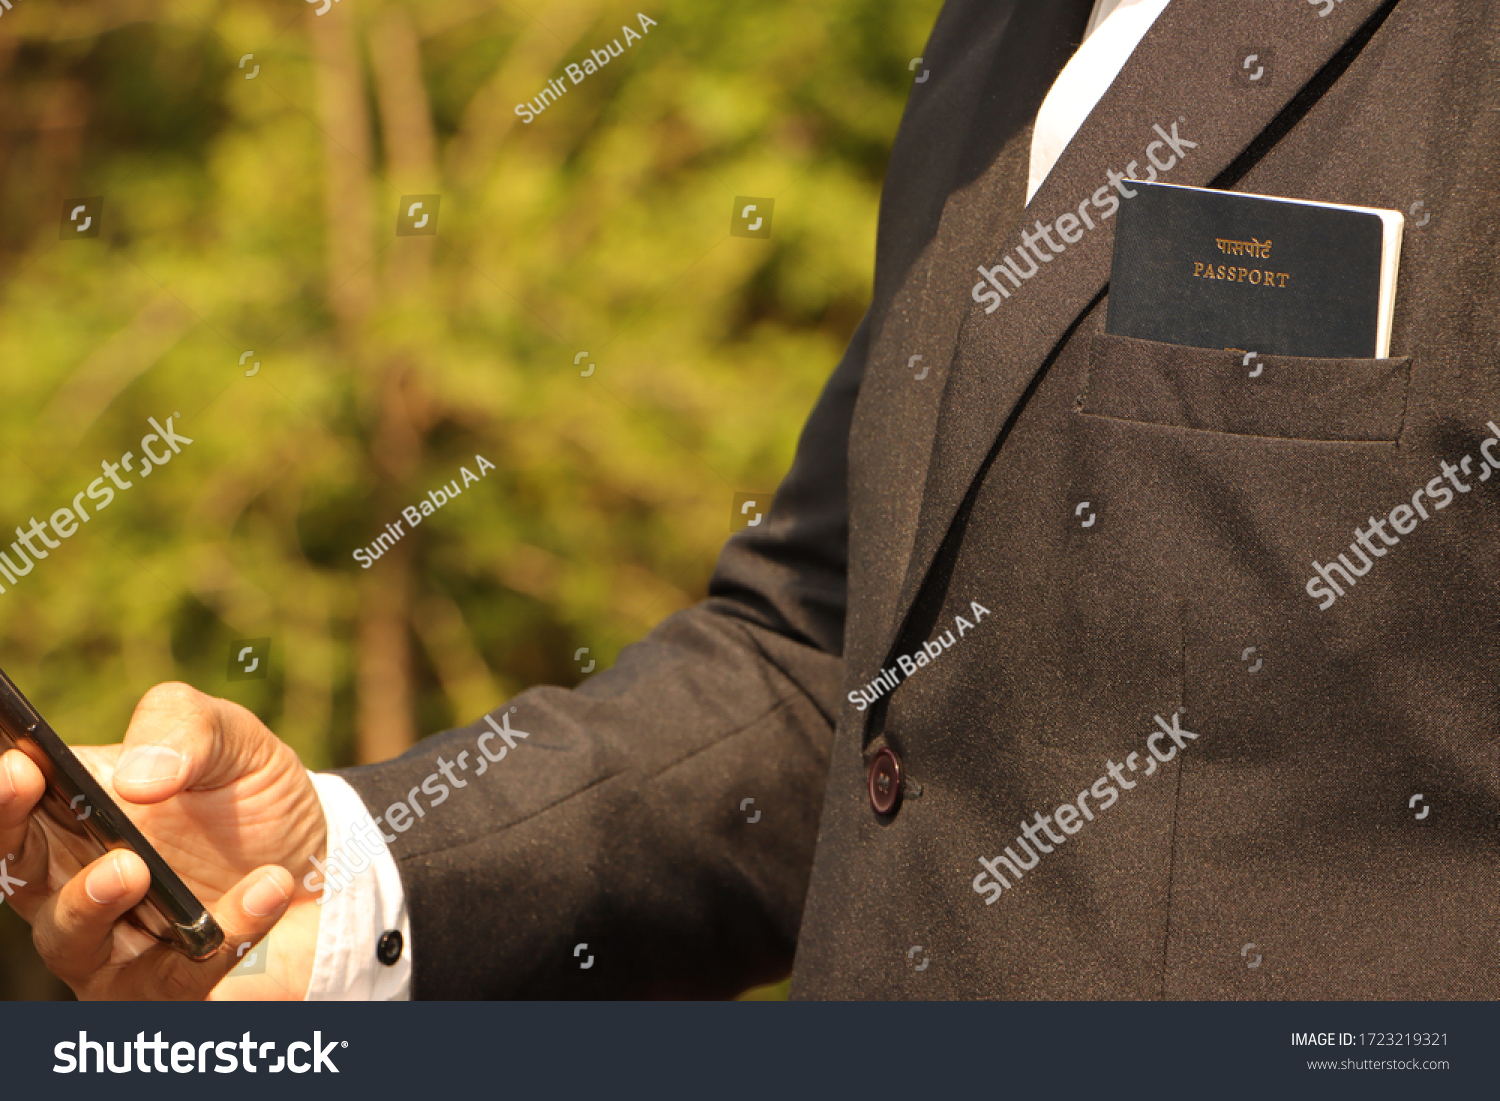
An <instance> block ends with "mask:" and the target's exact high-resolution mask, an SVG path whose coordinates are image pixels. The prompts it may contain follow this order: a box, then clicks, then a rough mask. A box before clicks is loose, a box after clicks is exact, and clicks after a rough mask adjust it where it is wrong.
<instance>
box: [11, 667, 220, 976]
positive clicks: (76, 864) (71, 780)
mask: <svg viewBox="0 0 1500 1101" xmlns="http://www.w3.org/2000/svg"><path fill="white" fill-rule="evenodd" d="M5 749H19V750H20V751H21V752H22V753H24V754H26V756H28V757H30V758H31V759H32V760H33V761H35V762H36V766H37V768H39V769H40V770H41V772H42V775H43V776H44V777H46V780H47V790H46V792H45V793H44V794H43V795H42V799H41V802H39V803H38V804H37V807H36V809H35V810H34V811H33V812H32V815H33V817H34V818H35V819H36V821H37V823H38V825H40V826H41V828H42V831H43V832H44V833H45V834H46V835H47V845H48V852H49V855H50V857H51V860H52V862H53V864H54V866H55V867H58V868H60V869H61V870H62V871H63V872H64V873H65V874H67V875H69V876H72V875H76V874H77V873H78V872H80V871H82V870H83V869H84V868H85V867H87V866H88V865H89V864H91V863H93V861H95V860H97V859H98V858H99V857H101V856H103V855H104V854H105V853H106V852H108V851H110V850H112V849H130V850H132V851H133V852H135V854H136V855H137V856H139V857H140V858H141V859H142V860H143V861H145V863H146V867H147V868H148V869H149V870H150V872H151V887H150V889H149V890H148V891H147V892H146V897H145V899H144V900H143V901H142V902H141V903H140V905H138V906H136V907H135V908H134V909H133V910H132V911H131V912H130V913H129V914H127V915H126V917H125V920H126V921H128V922H129V923H130V924H131V925H134V926H135V927H136V928H138V929H141V930H142V931H143V932H145V933H148V934H149V935H150V936H152V937H154V938H155V939H157V940H159V941H161V942H162V943H164V944H167V945H170V946H171V947H173V948H175V949H176V950H178V951H180V952H182V953H183V954H185V955H187V956H189V957H190V958H192V959H195V960H201V959H207V958H208V957H209V956H211V955H213V954H214V953H215V952H216V951H218V949H219V947H220V946H221V945H222V944H223V943H224V934H223V931H222V930H220V928H219V926H218V923H217V922H215V921H214V919H213V917H212V915H210V914H209V912H208V909H207V908H206V907H205V906H204V905H203V904H202V903H201V902H199V901H198V899H197V898H196V897H194V895H193V893H192V891H190V890H188V888H187V885H186V884H185V883H183V882H182V880H181V879H180V878H179V877H178V875H177V873H176V872H174V871H173V870H172V869H171V867H170V866H169V865H168V864H167V862H166V861H165V860H163V859H162V857H161V854H160V853H158V852H157V851H156V849H155V848H154V847H153V846H152V844H151V843H150V842H149V841H147V840H146V838H145V836H144V835H143V834H142V833H141V831H140V830H139V829H138V828H137V827H136V825H135V823H134V822H132V821H131V820H130V819H129V818H128V817H126V815H125V812H124V811H122V810H121V809H120V807H119V804H117V803H116V802H115V801H114V799H112V798H111V797H110V796H109V794H108V793H107V792H106V791H105V790H104V789H103V788H102V787H101V786H100V785H99V782H98V781H97V780H95V779H94V775H93V773H91V772H90V771H89V770H88V769H87V768H85V767H84V764H83V762H82V761H81V760H79V759H78V756H77V755H76V754H75V753H74V752H73V751H72V750H71V749H69V748H68V746H67V745H66V744H65V743H64V742H63V740H62V739H61V738H59V737H58V736H57V734H56V732H55V731H53V729H52V727H51V726H49V725H48V724H47V721H46V720H45V719H43V718H42V717H41V715H39V714H38V713H37V710H36V708H34V707H32V706H31V703H30V702H29V701H28V700H27V699H26V697H25V696H23V695H21V691H20V689H18V688H17V687H16V686H15V684H14V683H12V681H11V679H10V678H9V677H8V676H6V675H5V673H4V671H3V670H0V750H5Z"/></svg>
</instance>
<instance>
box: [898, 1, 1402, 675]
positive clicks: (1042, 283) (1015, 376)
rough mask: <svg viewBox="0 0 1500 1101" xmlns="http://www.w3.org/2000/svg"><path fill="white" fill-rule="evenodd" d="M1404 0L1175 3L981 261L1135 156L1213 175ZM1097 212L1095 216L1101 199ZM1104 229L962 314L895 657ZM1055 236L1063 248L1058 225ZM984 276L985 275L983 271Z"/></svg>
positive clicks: (1091, 276) (1067, 208)
mask: <svg viewBox="0 0 1500 1101" xmlns="http://www.w3.org/2000/svg"><path fill="white" fill-rule="evenodd" d="M1395 3H1396V0H1308V3H1307V4H1305V5H1304V4H1302V3H1294V2H1291V0H1287V2H1282V3H1263V2H1256V3H1246V2H1245V0H1191V2H1185V0H1173V2H1172V3H1171V4H1170V5H1169V6H1168V7H1167V9H1166V11H1164V12H1163V13H1162V15H1161V17H1160V18H1159V19H1158V20H1157V22H1156V25H1155V26H1154V27H1153V28H1152V30H1151V31H1150V33H1148V35H1147V36H1146V38H1145V39H1144V40H1143V41H1142V42H1141V44H1140V46H1139V47H1138V48H1137V49H1136V51H1135V53H1134V55H1133V56H1132V57H1131V59H1130V60H1129V61H1128V62H1127V63H1126V65H1125V68H1124V69H1123V70H1122V71H1121V73H1120V75H1119V77H1118V78H1117V79H1116V80H1115V82H1114V84H1113V85H1112V86H1111V87H1110V89H1109V91H1108V92H1106V93H1105V95H1104V98H1103V99H1101V100H1100V101H1099V104H1098V106H1097V107H1096V108H1095V109H1094V111H1093V112H1092V113H1091V114H1090V115H1089V117H1088V119H1087V120H1086V121H1085V122H1084V124H1083V126H1082V127H1081V128H1080V129H1079V131H1078V133H1077V135H1076V136H1075V137H1074V139H1073V141H1072V142H1071V143H1070V145H1069V146H1068V148H1067V150H1066V151H1065V152H1064V153H1063V156H1062V158H1061V159H1060V160H1059V161H1058V163H1057V165H1056V166H1055V167H1054V168H1053V171H1052V173H1051V175H1049V176H1048V177H1047V180H1046V182H1045V183H1044V184H1043V185H1042V187H1041V189H1040V190H1039V191H1038V192H1037V194H1036V196H1035V198H1034V199H1033V200H1032V203H1031V205H1030V206H1029V207H1027V209H1026V211H1025V213H1024V214H1023V216H1022V218H1021V219H1020V220H1019V221H1018V222H1017V224H1016V225H1015V226H1013V227H1011V228H1010V230H1009V231H1008V233H1007V234H1006V235H1005V236H1003V237H1001V238H998V239H997V240H996V241H995V243H994V245H993V246H992V247H987V248H985V249H984V250H983V251H982V252H978V251H976V253H975V257H976V258H977V259H978V260H980V261H982V262H983V264H984V266H985V267H986V268H991V267H992V265H994V264H997V263H999V262H1000V261H1001V260H1002V258H1003V257H1005V256H1016V255H1017V250H1018V249H1023V248H1024V242H1023V239H1022V235H1023V233H1030V234H1033V235H1034V233H1035V229H1036V223H1037V222H1041V223H1042V224H1043V225H1055V224H1056V222H1057V219H1058V218H1059V216H1060V215H1065V214H1069V213H1072V214H1073V215H1074V217H1075V218H1076V217H1077V213H1078V208H1079V206H1080V204H1081V203H1084V202H1087V201H1088V200H1089V199H1090V197H1091V196H1093V195H1094V194H1095V193H1096V192H1097V191H1098V190H1099V189H1100V188H1101V187H1104V186H1107V185H1108V184H1109V182H1110V178H1109V176H1108V175H1107V173H1108V172H1109V171H1110V170H1113V171H1114V172H1115V173H1127V172H1128V168H1127V166H1128V165H1129V164H1130V162H1132V161H1134V162H1136V164H1137V168H1136V171H1135V173H1134V174H1135V175H1136V176H1138V178H1141V179H1151V178H1153V175H1154V176H1155V178H1157V179H1160V180H1161V181H1162V182H1165V183H1174V184H1188V185H1193V186H1199V187H1202V186H1206V185H1208V184H1210V183H1211V182H1213V181H1214V180H1215V179H1216V178H1217V177H1218V176H1219V175H1220V174H1221V173H1222V172H1223V171H1224V170H1225V168H1226V167H1228V166H1230V165H1231V164H1233V163H1234V162H1235V160H1236V158H1237V157H1239V156H1240V155H1241V154H1242V153H1243V152H1244V151H1245V150H1246V149H1247V147H1249V146H1250V145H1251V143H1252V142H1253V141H1255V139H1256V138H1257V137H1258V136H1260V135H1261V134H1262V132H1263V131H1266V130H1267V128H1268V127H1269V126H1271V124H1272V123H1273V122H1274V121H1275V120H1276V119H1277V117H1278V116H1279V115H1281V114H1282V113H1283V111H1284V110H1285V109H1286V108H1287V107H1288V105H1289V104H1291V103H1292V101H1293V100H1294V97H1296V96H1297V95H1298V93H1299V92H1301V91H1302V90H1303V89H1304V87H1306V86H1307V85H1308V84H1309V82H1311V81H1312V80H1313V78H1314V77H1315V76H1317V75H1318V73H1319V72H1320V71H1321V70H1322V69H1323V68H1324V67H1325V66H1326V65H1327V64H1328V63H1329V62H1330V61H1331V60H1333V59H1334V58H1335V56H1336V55H1337V54H1338V53H1339V51H1340V50H1341V49H1342V48H1343V47H1344V46H1345V45H1346V44H1347V43H1349V42H1350V40H1351V39H1353V38H1354V37H1355V36H1356V35H1357V34H1358V33H1359V32H1360V30H1361V29H1362V28H1364V27H1365V25H1366V24H1367V22H1369V21H1370V20H1371V19H1372V18H1377V19H1378V18H1383V17H1384V16H1385V15H1386V14H1388V13H1389V10H1390V9H1391V8H1392V7H1394V5H1395ZM1324 5H1331V6H1330V7H1329V8H1328V14H1327V15H1326V16H1323V15H1320V14H1319V13H1320V11H1322V10H1324ZM1267 47H1269V49H1266V48H1267ZM1254 50H1260V51H1261V52H1262V53H1265V54H1267V55H1270V54H1271V52H1272V51H1274V56H1273V57H1270V60H1271V65H1270V66H1268V69H1269V75H1270V81H1269V84H1268V85H1266V86H1256V85H1252V84H1251V83H1250V82H1248V81H1245V82H1243V83H1240V81H1241V80H1242V79H1243V78H1242V77H1241V75H1240V74H1238V73H1237V72H1236V71H1235V69H1236V66H1240V65H1241V64H1242V61H1243V57H1244V55H1245V54H1246V53H1248V52H1251V51H1254ZM1262 79H1264V76H1263V78H1262ZM1153 142H1154V143H1156V144H1155V145H1153V144H1152V143H1153ZM1189 143H1191V146H1190V145H1189ZM1148 149H1149V150H1150V153H1151V154H1152V155H1153V156H1154V158H1155V164H1156V166H1157V168H1160V166H1162V165H1166V164H1170V165H1171V167H1170V168H1168V169H1166V170H1162V171H1159V172H1158V171H1157V169H1154V168H1152V167H1151V165H1152V161H1151V160H1150V159H1148V155H1147V154H1148ZM1116 194H1117V195H1118V191H1117V192H1116ZM1121 201H1122V202H1128V201H1129V200H1128V199H1122V200H1121ZM1090 213H1091V214H1092V213H1096V211H1095V210H1094V208H1090ZM1096 225H1097V227H1098V228H1096V229H1094V230H1092V231H1089V230H1087V229H1084V230H1082V238H1081V239H1080V240H1078V241H1077V242H1076V243H1071V244H1066V247H1065V251H1063V252H1061V253H1059V254H1056V255H1052V254H1051V253H1050V252H1049V250H1048V246H1047V245H1046V244H1045V243H1039V242H1038V243H1037V248H1038V250H1039V251H1040V252H1042V253H1045V254H1047V255H1050V256H1051V260H1049V261H1046V262H1039V261H1037V260H1036V259H1035V258H1033V263H1036V264H1037V267H1038V270H1037V273H1036V275H1035V276H1033V277H1032V278H1031V279H1029V280H1027V281H1025V282H1022V283H1021V285H1020V286H1019V287H1013V286H1011V284H1010V282H1009V281H1008V280H1007V279H1006V278H1005V277H1004V276H1003V275H1000V274H998V273H997V279H998V280H999V282H1000V283H1001V284H1002V285H1003V286H1004V287H1005V288H1006V290H1007V291H1009V293H1010V298H1008V299H1005V300H1003V301H1002V302H1001V304H1000V306H999V308H998V309H997V310H996V311H995V312H994V313H993V314H990V315H986V314H985V312H984V309H983V307H982V306H981V305H978V304H975V305H974V306H972V307H971V308H970V309H969V311H968V313H967V316H966V317H965V319H964V321H963V323H962V328H961V331H960V334H959V339H958V346H957V350H956V353H955V356H954V360H953V363H952V366H951V367H950V369H949V371H948V378H947V384H946V387H945V390H944V393H943V400H942V405H941V409H940V412H939V414H938V422H937V431H936V433H935V435H934V442H933V448H932V456H931V459H930V461H929V463H928V466H927V482H926V490H925V492H924V494H923V497H922V508H921V514H920V518H919V520H918V522H917V531H916V538H915V543H914V546H913V550H912V554H911V558H910V559H909V561H908V564H907V570H906V577H905V580H904V582H903V585H902V589H901V595H900V598H899V602H898V604H897V606H896V616H895V617H894V620H893V621H892V630H893V631H894V633H893V634H892V635H891V637H889V638H888V639H887V640H886V642H887V645H886V646H885V647H884V648H883V651H882V652H884V653H885V654H886V655H887V662H888V661H890V660H893V658H892V656H891V655H893V653H894V650H895V648H896V647H897V645H898V644H900V643H902V642H903V639H902V630H903V628H904V625H905V623H906V621H907V619H908V617H909V615H910V613H911V609H912V605H913V603H914V602H915V600H916V596H917V594H918V592H919V591H920V590H921V586H922V583H923V581H924V580H925V579H926V577H927V574H928V572H929V571H930V570H931V568H932V564H933V561H934V559H935V558H936V555H937V552H938V549H939V547H940V546H941V544H942V542H943V538H944V536H945V535H946V534H947V532H948V530H949V528H950V527H951V526H952V524H953V521H954V519H955V517H956V515H957V513H958V510H959V507H960V505H961V504H962V502H963V500H964V498H965V496H966V495H967V494H968V492H969V490H970V487H971V486H972V485H973V483H974V481H975V478H976V477H977V475H978V473H979V471H980V469H981V467H982V465H983V464H984V462H985V458H986V456H987V455H989V454H990V452H991V450H992V449H993V447H994V446H995V443H996V441H997V440H998V439H999V437H1000V435H1001V433H1002V431H1003V430H1004V429H1005V427H1006V426H1007V425H1008V423H1009V422H1010V420H1011V418H1012V416H1013V415H1014V414H1015V413H1016V412H1017V411H1018V404H1019V403H1020V402H1021V400H1022V398H1023V397H1024V395H1025V393H1026V391H1027V389H1028V387H1029V386H1031V385H1032V383H1033V381H1035V380H1036V379H1038V378H1039V377H1040V372H1041V370H1042V369H1043V368H1044V367H1045V366H1046V365H1047V363H1048V362H1049V361H1050V359H1051V357H1052V355H1053V353H1054V351H1055V350H1056V349H1057V348H1058V347H1059V346H1060V344H1061V342H1062V340H1063V339H1064V338H1065V337H1066V336H1067V334H1068V332H1069V330H1070V329H1071V328H1072V327H1073V326H1074V325H1075V324H1076V323H1077V322H1078V320H1079V319H1080V318H1081V317H1082V315H1083V314H1084V312H1085V311H1086V310H1087V309H1088V307H1089V306H1090V305H1091V304H1092V303H1093V302H1094V301H1095V299H1096V298H1098V296H1099V295H1100V293H1101V292H1102V291H1103V290H1104V288H1105V287H1106V285H1107V284H1108V280H1109V266H1110V260H1111V255H1112V248H1113V241H1114V230H1113V223H1112V221H1103V222H1099V221H1097V219H1096ZM1068 228H1069V229H1070V232H1073V227H1071V226H1069V227H1068ZM1032 239H1033V240H1034V241H1035V240H1036V238H1035V237H1034V236H1033V238H1032ZM1053 240H1056V241H1059V243H1060V244H1061V243H1065V242H1063V241H1061V239H1060V238H1059V236H1058V235H1057V234H1056V232H1055V231H1054V233H1053ZM973 278H974V279H975V280H978V279H979V278H980V275H979V273H978V272H977V271H976V272H975V273H974V276H973ZM882 664H885V663H882Z"/></svg>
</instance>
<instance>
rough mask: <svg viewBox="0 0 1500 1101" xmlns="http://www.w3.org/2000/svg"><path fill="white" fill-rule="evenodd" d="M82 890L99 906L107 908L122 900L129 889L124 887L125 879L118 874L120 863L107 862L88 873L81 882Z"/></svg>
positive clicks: (114, 861) (115, 861) (116, 861)
mask: <svg viewBox="0 0 1500 1101" xmlns="http://www.w3.org/2000/svg"><path fill="white" fill-rule="evenodd" d="M83 889H84V891H85V892H86V893H87V894H88V896H89V898H91V899H93V900H94V901H95V902H97V903H98V904H99V905H100V906H108V905H109V904H110V903H112V902H118V901H119V900H120V899H122V898H124V897H125V892H126V891H127V890H129V889H130V888H128V887H126V886H125V877H124V876H123V875H121V874H120V862H119V861H118V860H107V861H105V862H104V863H103V864H100V865H99V866H98V867H97V868H95V869H94V870H93V871H91V872H90V873H89V877H88V878H87V879H85V880H84V881H83Z"/></svg>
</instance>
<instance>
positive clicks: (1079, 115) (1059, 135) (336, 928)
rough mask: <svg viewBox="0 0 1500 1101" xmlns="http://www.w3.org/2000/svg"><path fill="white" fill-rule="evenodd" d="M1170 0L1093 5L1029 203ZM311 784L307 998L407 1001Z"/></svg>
mask: <svg viewBox="0 0 1500 1101" xmlns="http://www.w3.org/2000/svg"><path fill="white" fill-rule="evenodd" d="M1168 2H1169V0H1095V4H1094V13H1093V16H1092V18H1091V19H1090V20H1089V25H1088V30H1087V32H1086V34H1085V38H1084V42H1083V45H1082V46H1080V47H1079V48H1078V52H1077V53H1075V54H1074V55H1073V58H1072V60H1070V61H1069V62H1068V64H1067V65H1066V66H1065V67H1064V68H1063V71H1062V72H1061V73H1060V74H1059V75H1058V77H1057V80H1056V81H1055V82H1054V83H1053V85H1052V90H1051V91H1049V92H1048V93H1047V98H1046V99H1045V100H1043V101H1042V106H1041V110H1040V111H1038V112H1037V118H1036V128H1035V130H1034V131H1033V133H1032V138H1031V167H1030V172H1029V173H1028V180H1027V189H1026V201H1027V202H1028V203H1029V202H1031V198H1032V196H1033V195H1035V194H1036V192H1037V188H1039V187H1041V186H1042V181H1044V180H1045V179H1046V178H1047V173H1049V172H1051V171H1052V166H1053V165H1055V164H1056V163H1057V160H1058V158H1059V157H1061V156H1062V154H1063V150H1064V149H1066V148H1067V147H1068V143H1069V142H1070V141H1072V140H1073V135H1074V134H1076V133H1077V132H1078V128H1079V127H1080V126H1082V125H1083V121H1084V119H1086V118H1088V115H1089V112H1090V111H1092V110H1093V109H1094V105H1095V104H1097V103H1098V102H1099V100H1100V98H1102V97H1103V95H1104V93H1105V92H1106V91H1107V90H1108V89H1109V86H1110V85H1111V84H1113V83H1114V80H1115V77H1116V76H1118V75H1119V72H1120V70H1121V69H1122V68H1124V67H1125V62H1126V61H1127V60H1129V58H1130V55H1131V54H1132V53H1134V52H1135V48H1136V46H1137V45H1139V44H1140V41H1141V39H1142V38H1144V37H1145V36H1146V32H1147V31H1148V30H1150V29H1151V24H1152V23H1154V22H1156V18H1157V16H1159V15H1161V13H1162V11H1163V10H1164V9H1165V8H1166V6H1167V4H1168ZM313 782H314V784H316V786H317V789H318V798H319V799H321V800H322V802H323V813H324V815H325V816H326V817H327V819H328V852H329V855H330V858H332V857H333V856H334V855H335V854H340V853H343V854H353V857H354V859H353V860H349V859H347V855H346V859H345V860H344V861H342V862H341V863H342V865H343V866H344V870H345V871H349V872H354V873H355V874H353V876H352V878H351V879H350V880H349V882H348V885H347V886H345V887H344V888H343V889H342V890H336V891H335V890H327V889H325V891H324V897H325V900H326V901H325V902H324V904H323V913H322V915H321V920H320V921H319V923H318V948H317V955H316V957H315V959H314V962H313V975H312V983H311V985H310V987H309V988H308V991H307V997H308V1000H309V1001H331V1000H354V999H361V1000H399V999H403V998H409V997H411V968H412V951H413V945H412V943H411V920H410V917H409V916H408V914H407V912H406V894H405V891H404V890H403V889H402V886H401V876H400V873H399V872H397V870H396V861H395V858H394V857H392V856H391V854H390V850H389V849H386V848H385V847H384V846H383V845H382V846H379V851H378V852H377V853H376V854H375V855H373V856H368V864H367V865H366V866H365V868H364V870H363V871H356V870H355V868H353V867H350V866H349V865H351V864H357V863H362V862H363V861H364V860H365V858H366V856H367V855H368V854H366V853H365V852H364V851H363V850H362V849H360V848H359V847H358V846H357V845H356V844H355V843H354V842H353V838H354V837H355V836H356V834H358V835H359V836H363V837H366V838H368V837H370V835H371V833H370V831H371V830H377V829H378V827H376V826H375V824H374V822H373V821H372V820H371V818H370V812H369V811H368V810H367V809H366V808H365V805H364V803H363V802H362V801H361V800H360V798H359V796H358V795H357V794H355V792H354V789H353V788H351V787H350V786H349V785H348V784H347V783H346V782H345V781H344V780H342V779H340V778H339V777H337V776H334V775H332V774H328V773H319V774H314V775H313ZM390 931H395V932H399V933H400V934H401V937H402V940H403V944H404V947H403V951H402V953H401V958H400V959H399V960H397V961H396V963H395V964H393V965H390V966H387V965H385V964H382V963H381V962H380V961H379V959H377V957H376V946H377V945H378V944H379V942H380V938H381V937H382V936H383V935H385V934H386V933H387V932H390Z"/></svg>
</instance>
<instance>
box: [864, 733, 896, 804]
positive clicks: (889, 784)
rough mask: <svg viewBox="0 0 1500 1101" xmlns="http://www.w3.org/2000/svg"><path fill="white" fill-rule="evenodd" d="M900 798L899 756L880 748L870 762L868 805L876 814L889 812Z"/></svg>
mask: <svg viewBox="0 0 1500 1101" xmlns="http://www.w3.org/2000/svg"><path fill="white" fill-rule="evenodd" d="M900 800H901V758H900V757H897V756H896V754H895V753H894V752H892V751H891V750H889V749H882V750H881V751H880V752H879V753H877V754H875V759H874V760H873V761H871V762H870V806H872V807H874V808H875V813H876V814H890V813H892V812H893V811H895V809H896V804H897V803H898V802H900Z"/></svg>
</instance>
